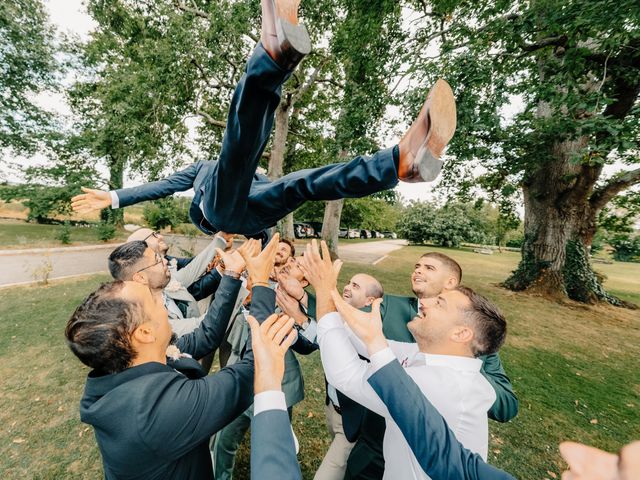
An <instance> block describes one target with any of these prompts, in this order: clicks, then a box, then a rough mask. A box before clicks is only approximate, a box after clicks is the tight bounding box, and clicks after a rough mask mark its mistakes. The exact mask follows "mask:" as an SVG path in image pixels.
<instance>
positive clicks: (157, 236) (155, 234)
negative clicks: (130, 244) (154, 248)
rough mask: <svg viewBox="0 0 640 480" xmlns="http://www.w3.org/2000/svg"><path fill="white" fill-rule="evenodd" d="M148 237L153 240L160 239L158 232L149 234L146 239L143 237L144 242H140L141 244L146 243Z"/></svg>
mask: <svg viewBox="0 0 640 480" xmlns="http://www.w3.org/2000/svg"><path fill="white" fill-rule="evenodd" d="M149 237H153V238H160V232H151V233H150V234H149V235H147V236H146V237H144V240H142V241H143V242H146V241H147V238H149Z"/></svg>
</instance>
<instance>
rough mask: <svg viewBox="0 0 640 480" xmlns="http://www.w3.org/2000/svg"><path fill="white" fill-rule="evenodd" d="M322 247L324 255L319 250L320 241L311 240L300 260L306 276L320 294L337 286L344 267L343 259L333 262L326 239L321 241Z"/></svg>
mask: <svg viewBox="0 0 640 480" xmlns="http://www.w3.org/2000/svg"><path fill="white" fill-rule="evenodd" d="M320 248H321V250H322V257H321V256H320V252H319V251H318V242H317V241H316V240H311V243H310V244H307V249H306V250H305V252H304V256H303V257H302V258H300V259H299V260H298V263H299V265H300V268H301V269H302V272H303V273H304V276H305V278H306V279H307V281H308V282H309V283H310V284H311V286H312V287H313V288H315V290H316V293H317V294H318V295H320V294H321V293H327V292H330V291H331V290H334V289H335V288H336V284H337V282H338V275H339V273H340V269H341V268H342V260H336V261H335V262H333V263H331V254H330V253H329V247H327V243H326V242H325V241H324V240H323V241H322V242H320Z"/></svg>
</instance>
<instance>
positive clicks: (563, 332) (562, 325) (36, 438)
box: [0, 247, 640, 480]
mask: <svg viewBox="0 0 640 480" xmlns="http://www.w3.org/2000/svg"><path fill="white" fill-rule="evenodd" d="M428 249H429V250H440V251H443V252H445V253H447V254H448V255H451V256H452V257H454V258H455V259H456V260H458V261H459V262H460V263H461V265H462V266H463V269H464V283H466V284H467V285H469V286H471V287H473V288H475V289H477V290H479V291H480V292H481V293H483V294H484V295H486V296H488V297H489V298H490V299H492V300H494V301H495V302H496V303H497V304H498V305H499V306H500V307H501V308H502V310H503V311H504V313H505V315H506V316H507V319H508V321H509V336H508V339H507V343H506V345H505V347H504V348H503V350H502V352H501V356H502V360H503V363H504V365H505V368H506V370H507V373H508V374H509V376H510V377H511V379H512V382H513V385H514V389H515V391H516V393H517V395H518V397H519V399H520V413H519V415H518V416H517V417H516V418H515V419H514V420H513V421H511V422H509V423H507V424H498V423H496V422H490V432H491V444H490V455H489V461H490V462H491V463H492V464H494V465H497V466H499V467H502V468H505V469H507V470H509V471H510V472H512V473H513V474H514V475H515V476H516V477H517V478H521V479H527V480H528V479H531V480H533V479H535V480H538V479H544V478H548V479H551V478H554V477H553V476H552V475H551V473H553V474H554V475H556V477H555V478H559V476H560V472H561V470H562V468H563V464H562V462H561V460H560V457H559V455H558V450H557V445H558V442H559V441H561V440H564V439H573V440H577V441H582V442H587V443H590V444H593V445H596V446H598V447H600V448H605V449H608V450H611V451H614V450H617V449H619V448H620V446H621V445H623V444H625V443H627V442H629V441H630V440H632V439H634V438H640V432H639V430H638V425H639V424H640V415H639V411H640V400H639V399H640V374H639V370H638V367H637V358H638V356H639V355H640V311H630V310H624V309H618V308H614V307H607V306H598V307H586V306H583V305H578V304H575V303H572V302H567V303H566V304H564V305H559V304H557V303H552V302H550V301H548V300H546V299H544V298H541V297H536V296H530V295H524V294H517V293H513V292H508V291H506V290H503V289H502V288H500V287H498V286H497V284H498V283H499V282H500V281H502V280H503V279H504V278H506V276H507V275H508V273H509V272H510V271H511V270H513V269H514V268H515V266H516V263H517V261H518V254H516V253H503V254H495V255H491V256H485V255H478V254H474V253H472V252H468V251H461V250H445V249H435V248H431V247H429V248H428ZM424 250H426V248H418V247H408V248H405V249H402V250H400V251H396V252H393V253H392V254H391V255H390V257H389V258H388V259H386V260H384V261H383V262H381V263H380V264H378V265H377V266H376V267H367V266H361V265H355V264H346V265H345V266H344V267H343V272H342V274H341V281H345V280H346V279H347V278H348V277H349V276H351V275H352V274H354V273H356V272H362V271H364V272H368V273H371V274H373V275H376V276H377V277H378V278H379V279H380V280H381V281H382V283H383V285H384V287H385V289H386V290H387V291H388V292H391V293H402V294H410V293H411V292H410V283H409V272H410V271H411V269H412V267H413V264H414V263H415V260H416V258H417V257H418V256H419V255H420V254H421V253H422V252H423V251H424ZM596 269H597V270H599V271H601V272H602V273H604V274H606V275H607V277H608V280H607V286H608V287H610V288H611V290H612V291H613V292H615V293H616V294H618V295H620V296H621V297H622V298H624V299H626V300H632V301H636V302H638V301H640V296H639V293H640V285H639V283H638V282H640V265H637V264H624V263H615V264H613V265H597V266H596ZM105 279H106V277H103V276H94V277H87V278H83V279H81V280H75V281H64V282H58V283H54V284H52V286H49V287H19V288H13V289H7V290H0V319H2V321H0V359H1V362H0V365H1V367H0V368H1V370H0V376H1V378H2V379H3V380H2V389H1V390H0V472H3V475H2V478H38V479H59V478H86V479H93V478H99V477H100V476H101V474H102V473H101V463H100V456H99V453H98V450H97V447H96V445H95V440H94V437H93V432H92V430H91V429H90V428H88V427H87V426H86V425H83V424H81V423H80V421H79V418H78V401H79V399H80V396H81V394H82V389H83V385H84V379H85V376H86V374H87V371H88V370H87V368H85V367H83V366H82V365H81V364H80V362H78V361H77V360H76V359H75V358H74V357H73V355H72V354H71V353H70V352H69V351H68V350H67V348H66V346H65V344H64V341H63V336H62V332H63V329H64V325H65V323H66V320H67V318H68V317H69V315H70V314H71V312H72V310H73V309H74V308H75V306H76V305H78V303H79V302H80V301H81V299H82V298H83V297H84V296H85V295H86V294H87V293H88V292H90V291H91V290H92V289H94V288H95V287H96V286H97V285H98V284H99V283H100V282H101V281H103V280H105ZM300 358H301V364H302V367H303V370H304V372H305V390H306V399H305V400H304V402H302V403H300V404H299V405H297V406H296V407H295V408H294V417H293V425H294V429H295V431H296V435H297V436H298V439H299V440H300V455H299V458H300V462H301V466H302V470H303V474H304V478H307V479H310V478H313V473H314V472H315V470H316V469H317V467H318V466H319V464H320V461H321V459H322V457H323V455H324V453H325V451H326V449H327V447H328V445H329V442H330V440H329V436H328V434H327V431H326V426H325V419H324V410H323V406H324V379H323V375H322V366H321V364H320V358H319V355H318V354H317V353H315V354H313V355H310V356H308V357H300ZM594 420H596V421H597V423H592V421H594ZM248 456H249V451H248V447H247V445H246V443H245V444H244V445H243V446H242V447H241V449H240V453H239V455H238V461H237V470H236V473H237V475H236V478H248V458H249V457H248ZM549 472H550V473H549Z"/></svg>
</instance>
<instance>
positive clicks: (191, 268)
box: [127, 227, 233, 301]
mask: <svg viewBox="0 0 640 480" xmlns="http://www.w3.org/2000/svg"><path fill="white" fill-rule="evenodd" d="M217 236H218V237H220V238H221V240H220V241H219V242H217V244H216V245H212V244H209V245H207V247H206V248H205V249H204V250H202V251H201V252H200V253H199V254H198V255H196V256H194V257H191V258H180V257H172V256H170V255H168V254H167V252H168V251H169V245H167V242H166V241H165V239H164V235H162V233H160V232H158V231H154V230H151V229H150V228H146V227H145V228H139V229H138V230H136V231H135V232H133V233H132V234H131V235H129V237H128V238H127V242H133V241H135V240H141V241H143V242H144V243H146V244H147V245H148V246H149V248H151V249H152V250H155V251H156V252H158V253H159V254H160V255H162V256H163V257H164V258H166V259H167V261H168V262H169V268H170V270H172V271H173V272H174V273H173V274H172V278H173V279H174V280H177V281H179V282H180V283H181V284H182V285H183V286H184V287H185V288H186V290H187V292H188V294H189V295H190V296H191V297H192V298H193V300H196V301H198V300H202V299H204V298H207V297H209V296H211V295H213V294H214V293H215V291H216V289H217V288H218V285H220V280H221V279H222V274H221V273H220V272H219V271H218V270H217V269H215V268H214V269H211V271H209V272H207V271H206V270H207V266H208V265H209V263H210V262H211V260H212V258H213V257H214V255H215V248H223V249H224V250H229V249H231V248H232V247H233V235H229V234H227V233H224V232H219V233H218V234H217ZM222 240H224V242H226V244H225V243H221V242H222ZM190 300H191V299H190V298H187V301H190Z"/></svg>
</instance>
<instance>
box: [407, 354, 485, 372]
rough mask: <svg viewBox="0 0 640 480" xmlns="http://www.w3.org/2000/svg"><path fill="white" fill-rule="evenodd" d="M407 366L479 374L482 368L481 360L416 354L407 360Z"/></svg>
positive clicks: (455, 356)
mask: <svg viewBox="0 0 640 480" xmlns="http://www.w3.org/2000/svg"><path fill="white" fill-rule="evenodd" d="M409 365H425V366H434V367H448V368H453V369H454V370H459V371H469V372H479V371H480V368H481V367H482V360H480V359H479V358H471V357H462V356H459V355H436V354H433V353H422V352H416V354H415V355H414V356H413V358H411V359H410V360H409Z"/></svg>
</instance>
